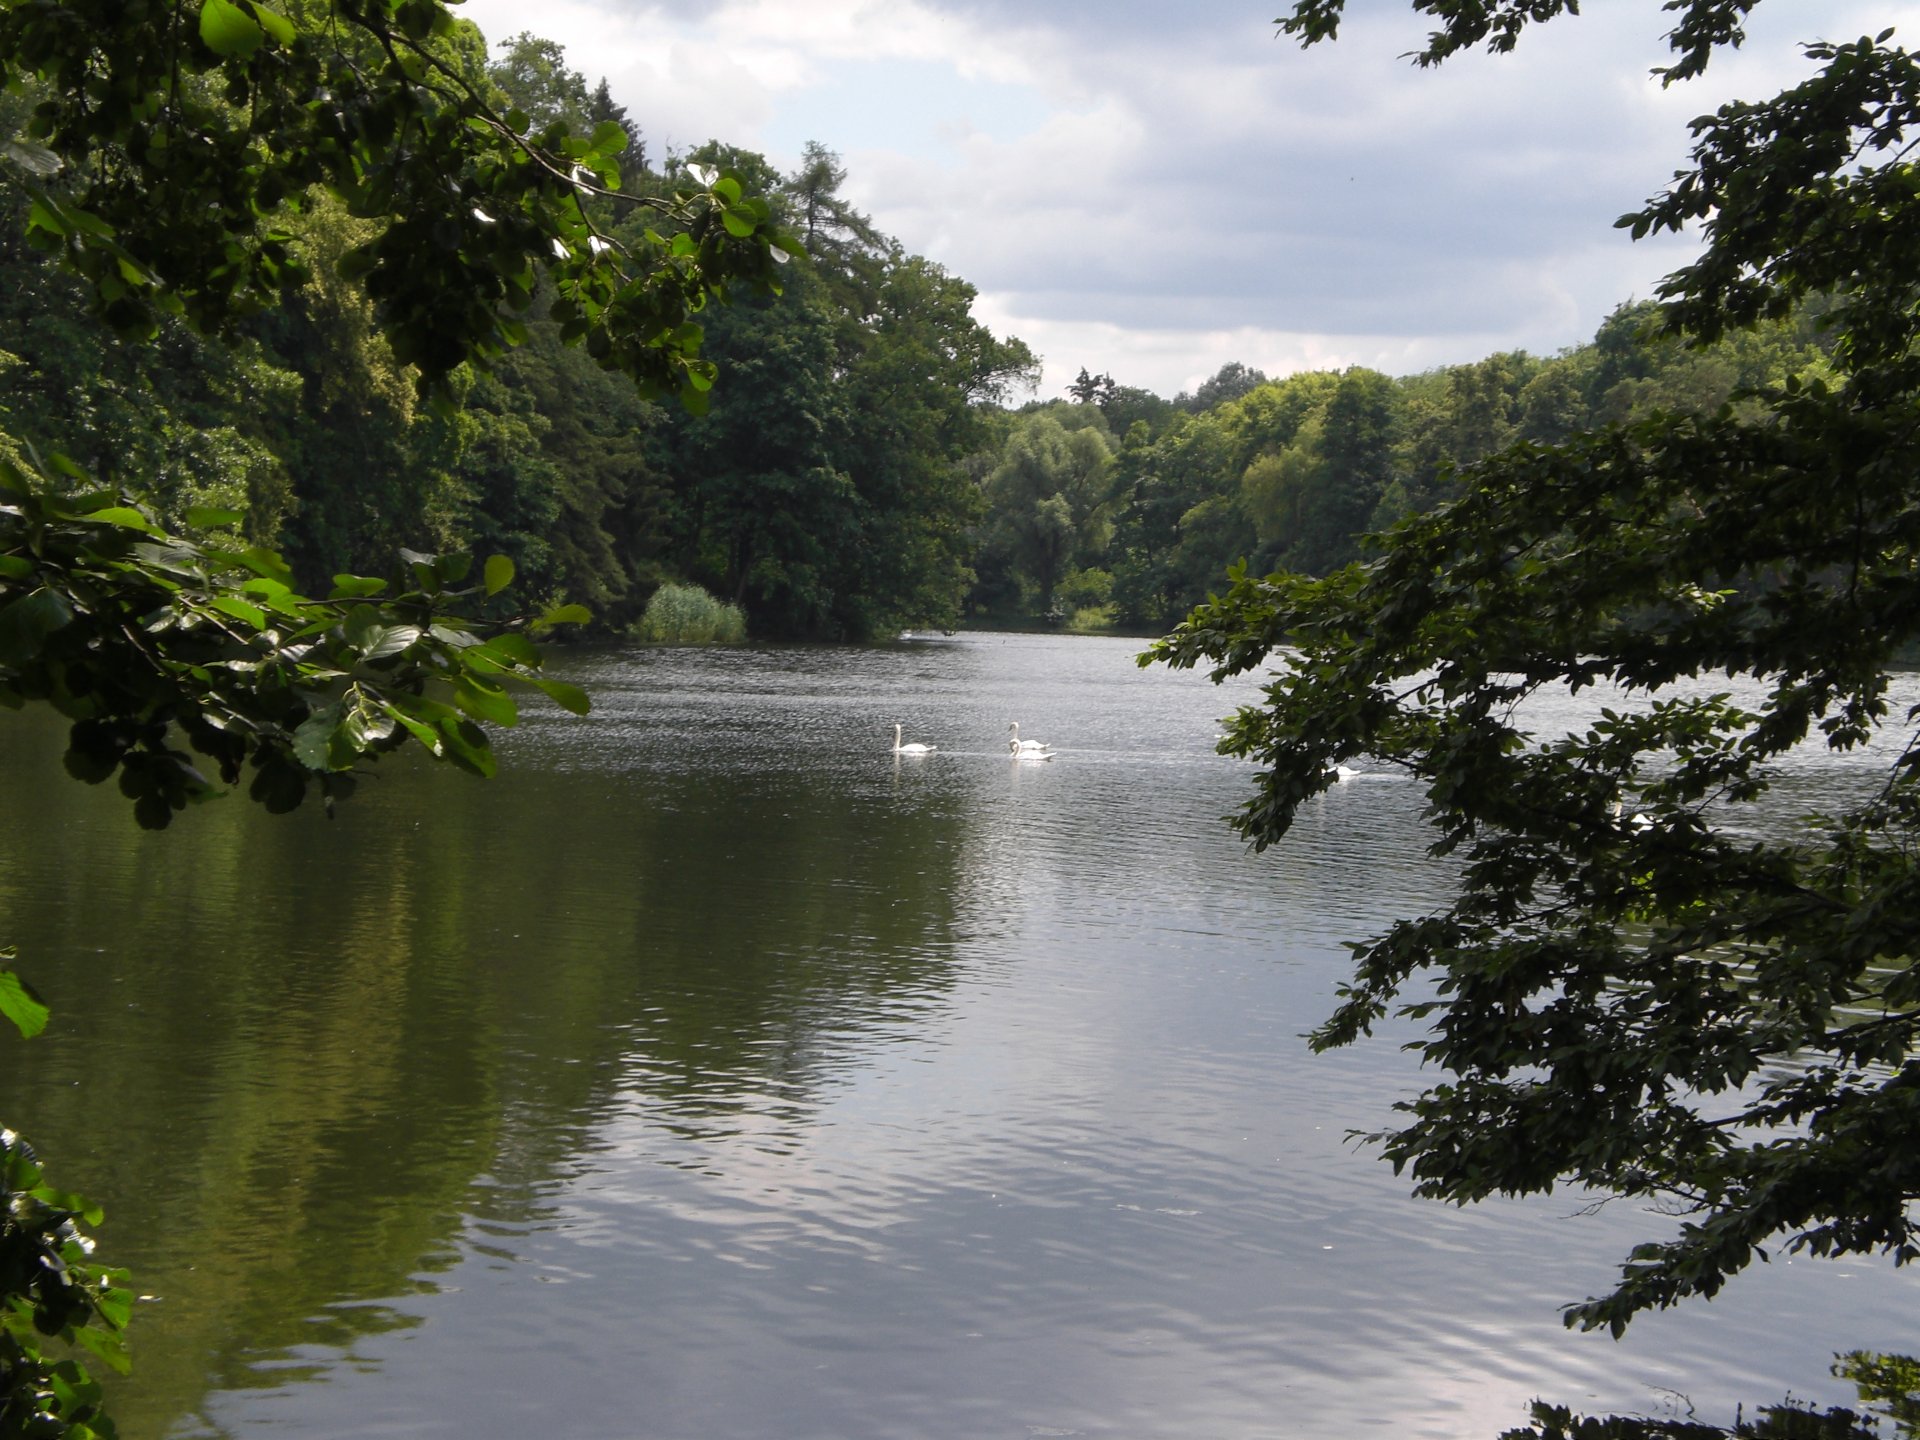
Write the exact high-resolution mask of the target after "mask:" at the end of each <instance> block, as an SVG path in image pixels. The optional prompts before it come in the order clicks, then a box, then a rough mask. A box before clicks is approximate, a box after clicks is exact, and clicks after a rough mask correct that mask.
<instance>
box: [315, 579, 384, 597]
mask: <svg viewBox="0 0 1920 1440" xmlns="http://www.w3.org/2000/svg"><path fill="white" fill-rule="evenodd" d="M386 588H387V582H386V581H384V580H376V579H374V578H373V577H372V576H371V575H336V576H334V577H333V593H332V594H331V595H330V596H328V597H327V598H328V599H331V600H357V599H361V598H364V597H365V596H368V595H378V594H379V593H380V592H381V591H382V590H384V589H386Z"/></svg>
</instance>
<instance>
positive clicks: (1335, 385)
mask: <svg viewBox="0 0 1920 1440" xmlns="http://www.w3.org/2000/svg"><path fill="white" fill-rule="evenodd" d="M1660 314H1661V312H1660V308H1659V306H1658V305H1656V304H1655V303H1653V302H1650V301H1643V302H1639V303H1635V304H1626V305H1622V306H1620V307H1619V308H1618V309H1616V310H1615V311H1614V313H1613V314H1612V315H1610V316H1609V317H1608V318H1607V320H1606V321H1605V323H1603V324H1602V325H1601V326H1600V328H1599V331H1598V332H1597V333H1596V334H1595V336H1594V338H1593V340H1592V342H1591V343H1589V344H1585V345H1580V346H1577V347H1574V348H1572V349H1570V350H1567V351H1564V352H1562V353H1561V354H1559V355H1555V356H1552V357H1546V358H1542V357H1538V356H1533V355H1529V354H1527V353H1525V352H1523V351H1513V352H1508V353H1504V354H1498V355H1490V356H1488V357H1487V358H1486V359H1484V360H1480V361H1477V362H1475V363H1473V364H1468V365H1453V366H1448V367H1446V368H1444V369H1439V370H1432V371H1428V372H1426V373H1423V374H1418V375H1411V376H1403V377H1388V376H1386V375H1383V374H1381V373H1379V372H1378V371H1373V370H1367V369H1364V368H1355V369H1351V370H1347V371H1344V372H1330V371H1307V372H1302V373H1299V374H1295V375H1292V376H1289V377H1287V378H1286V379H1284V380H1279V381H1269V380H1267V379H1266V378H1265V376H1263V375H1262V374H1261V373H1260V372H1259V371H1258V370H1252V369H1249V368H1248V367H1246V366H1244V365H1240V364H1231V365H1227V366H1224V367H1223V368H1222V369H1221V370H1220V372H1219V373H1218V374H1216V375H1214V376H1213V377H1211V378H1210V379H1209V380H1207V381H1206V382H1205V383H1203V384H1202V385H1200V386H1199V387H1198V388H1197V389H1196V390H1195V391H1194V392H1193V393H1192V394H1190V395H1188V394H1182V395H1180V396H1176V397H1175V398H1174V399H1173V400H1172V401H1166V400H1161V399H1160V398H1159V397H1157V396H1153V395H1151V394H1149V393H1148V392H1145V391H1140V390H1133V389H1129V388H1127V387H1123V386H1119V385H1116V384H1115V383H1114V382H1113V381H1112V379H1111V377H1108V376H1089V375H1087V374H1086V373H1085V372H1084V371H1083V372H1082V374H1081V378H1080V379H1079V380H1078V381H1076V382H1075V383H1074V384H1073V385H1072V386H1069V387H1068V390H1069V396H1070V399H1069V400H1068V401H1055V402H1051V403H1050V404H1045V405H1032V406H1029V407H1027V409H1026V410H1025V411H1024V412H1022V413H1021V414H1019V415H1018V416H1016V417H1014V418H1013V419H1012V420H1011V421H1010V422H1006V423H1003V424H1002V427H1001V433H1000V435H999V436H998V438H997V441H996V444H995V446H994V447H992V448H990V450H989V452H988V453H987V454H985V455H983V456H981V457H978V458H976V459H975V460H974V461H973V462H972V468H973V471H974V473H975V475H976V477H977V478H978V480H979V483H980V485H981V488H982V493H983V497H984V499H985V501H986V505H987V513H986V516H985V518H984V520H983V523H982V525H981V527H980V530H979V543H980V550H979V558H978V560H977V561H976V565H977V568H978V570H979V574H980V583H979V585H978V586H977V587H976V589H975V591H974V594H973V595H972V596H971V597H970V604H971V605H972V607H973V608H974V609H976V610H978V611H982V612H985V613H989V614H1001V615H1008V616H1012V615H1029V616H1031V615H1045V614H1048V613H1050V612H1051V613H1052V615H1053V616H1054V618H1055V619H1056V620H1059V619H1062V618H1064V614H1065V612H1067V611H1068V610H1069V609H1070V608H1071V607H1070V606H1069V605H1063V604H1062V603H1060V601H1059V600H1058V598H1057V597H1056V594H1055V591H1056V589H1057V587H1058V586H1059V585H1060V583H1061V581H1062V580H1063V579H1066V578H1067V577H1069V576H1073V577H1076V582H1077V583H1075V584H1073V585H1070V586H1069V590H1070V595H1071V598H1072V599H1073V600H1076V601H1084V600H1086V599H1087V598H1088V597H1090V596H1093V595H1098V596H1099V597H1100V601H1099V603H1102V604H1105V605H1107V606H1108V609H1107V618H1108V619H1109V620H1110V621H1111V622H1114V623H1118V624H1120V625H1124V626H1128V627H1132V628H1138V629H1153V630H1161V629H1166V628H1170V627H1171V626H1172V625H1173V624H1175V623H1176V622H1177V621H1178V620H1179V619H1181V618H1182V617H1183V616H1185V615H1186V614H1187V613H1188V612H1189V611H1190V610H1192V609H1193V607H1194V606H1196V605H1198V604H1200V603H1202V602H1203V601H1204V600H1206V598H1207V597H1208V596H1209V595H1210V594H1212V593H1213V592H1215V591H1216V590H1218V589H1219V588H1220V587H1221V585H1222V584H1223V583H1224V577H1225V576H1226V573H1227V570H1228V568H1229V567H1230V566H1232V565H1234V564H1236V563H1242V562H1244V563H1245V564H1246V566H1247V568H1248V569H1249V570H1251V571H1253V572H1255V573H1261V574H1264V573H1266V572H1268V571H1272V570H1276V569H1282V568H1284V569H1287V570H1291V571H1295V572H1300V573H1305V574H1311V575H1326V574H1329V573H1331V572H1332V571H1334V570H1337V569H1339V568H1340V567H1341V566H1343V565H1346V564H1348V563H1350V562H1352V561H1354V560H1356V559H1358V558H1360V556H1361V554H1362V553H1363V544H1362V541H1363V537H1364V536H1365V535H1367V534H1369V533H1372V532H1374V531H1380V530H1385V529H1387V528H1389V527H1391V526H1392V525H1394V524H1396V523H1397V522H1399V521H1400V520H1403V519H1405V518H1407V517H1408V516H1410V515H1414V514H1417V513H1421V512H1424V511H1428V510H1431V509H1433V508H1434V507H1435V506H1437V505H1440V504H1442V503H1443V502H1445V501H1447V500H1450V499H1452V498H1454V497H1455V496H1456V495H1457V493H1458V490H1459V481H1458V479H1457V478H1456V477H1457V476H1458V475H1459V474H1460V473H1461V472H1462V471H1463V470H1464V469H1465V468H1466V467H1468V466H1470V465H1473V464H1475V463H1477V462H1479V461H1481V460H1484V459H1485V458H1487V457H1488V456H1490V455H1492V454H1494V453H1496V452H1497V451H1499V450H1502V449H1504V448H1505V447H1507V446H1509V445H1512V444H1514V443H1516V442H1532V443H1535V444H1542V445H1547V444H1554V443H1557V442H1560V441H1563V440H1565V439H1567V438H1568V437H1569V436H1572V435H1575V434H1578V433H1581V432H1584V431H1588V430H1592V429H1595V428H1598V427H1602V426H1606V425H1610V424H1625V423H1631V422H1633V421H1637V420H1640V419H1644V418H1645V417H1648V416H1651V415H1654V414H1657V413H1662V412H1666V413H1685V414H1696V415H1707V414H1712V413H1714V412H1716V411H1717V410H1719V409H1720V407H1722V406H1723V405H1728V404H1734V405H1735V406H1736V407H1737V408H1740V409H1742V411H1743V413H1752V412H1753V411H1754V407H1755V403H1756V402H1754V401H1752V400H1750V399H1737V398H1736V397H1742V396H1747V395H1750V394H1751V393H1753V392H1755V391H1757V390H1759V389H1761V388H1764V387H1766V386H1769V385H1780V384H1783V383H1785V382H1786V381H1787V380H1788V379H1789V378H1794V377H1798V378H1801V379H1803V380H1807V381H1811V380H1814V379H1819V378H1823V377H1829V376H1830V375H1831V373H1832V368H1831V362H1830V357H1829V354H1828V351H1829V347H1830V343H1831V342H1830V339H1829V337H1828V335H1827V333H1826V332H1825V331H1824V330H1823V329H1822V326H1821V318H1822V314H1823V311H1822V302H1821V301H1820V300H1819V299H1818V297H1815V298H1812V299H1809V300H1808V301H1806V302H1805V303H1803V304H1801V305H1799V306H1797V307H1796V308H1795V309H1794V310H1793V312H1792V313H1791V314H1788V315H1785V316H1782V317H1781V318H1779V319H1775V320H1769V321H1767V322H1766V323H1764V324H1762V325H1759V326H1757V327H1754V328H1752V329H1742V330H1739V331H1737V332H1733V333H1728V334H1726V335H1723V336H1722V337H1721V338H1720V339H1719V340H1718V341H1717V343H1715V344H1712V345H1708V346H1700V347H1697V346H1689V345H1686V344H1683V343H1682V342H1681V341H1680V340H1679V339H1678V338H1676V337H1675V336H1672V335H1669V334H1664V333H1661V331H1660ZM1056 429H1064V430H1068V431H1071V432H1072V433H1073V434H1074V435H1075V436H1076V443H1077V444H1078V445H1080V446H1081V447H1082V448H1083V449H1086V450H1088V451H1089V452H1090V451H1091V450H1092V449H1093V447H1095V446H1096V445H1098V446H1099V447H1100V448H1101V450H1102V452H1103V454H1102V458H1101V460H1100V461H1099V463H1098V469H1099V471H1100V473H1099V475H1098V476H1097V477H1092V481H1091V484H1090V483H1089V478H1088V477H1087V476H1086V475H1084V474H1083V473H1081V472H1084V471H1086V470H1088V469H1089V467H1091V465H1092V461H1091V458H1089V460H1088V461H1087V462H1086V463H1085V464H1083V465H1082V466H1081V467H1080V471H1077V472H1076V471H1069V470H1059V473H1058V474H1057V476H1056V475H1055V473H1054V471H1053V470H1049V469H1048V468H1047V467H1046V466H1045V465H1042V464H1039V463H1038V462H1037V461H1036V459H1035V456H1036V453H1037V452H1036V446H1037V445H1038V446H1039V447H1040V449H1041V450H1045V444H1044V443H1043V442H1042V441H1040V440H1039V439H1038V437H1040V436H1042V435H1046V434H1051V433H1052V432H1053V430H1056ZM1079 437H1084V438H1079ZM1055 448H1056V449H1057V444H1056V447H1055ZM1056 468H1057V467H1056ZM1016 477H1019V478H1017V479H1016Z"/></svg>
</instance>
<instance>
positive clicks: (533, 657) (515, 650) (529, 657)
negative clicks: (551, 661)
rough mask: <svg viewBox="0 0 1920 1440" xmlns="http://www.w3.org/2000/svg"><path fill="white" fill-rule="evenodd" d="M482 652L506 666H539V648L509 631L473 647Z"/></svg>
mask: <svg viewBox="0 0 1920 1440" xmlns="http://www.w3.org/2000/svg"><path fill="white" fill-rule="evenodd" d="M474 648H475V649H478V650H483V651H485V652H486V653H487V654H489V655H491V656H493V657H494V658H495V659H497V660H499V661H500V662H501V663H503V664H506V665H523V666H526V667H528V668H529V669H531V668H535V667H537V666H538V665H539V664H540V648H539V646H537V645H535V644H534V643H533V642H532V641H531V640H529V639H527V637H526V636H524V635H521V634H518V633H517V632H515V631H512V630H509V631H507V632H506V633H505V634H503V635H495V636H494V637H493V638H492V639H491V640H488V641H487V642H486V643H485V644H483V645H479V646H476V647H474Z"/></svg>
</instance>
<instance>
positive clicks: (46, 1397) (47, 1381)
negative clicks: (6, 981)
mask: <svg viewBox="0 0 1920 1440" xmlns="http://www.w3.org/2000/svg"><path fill="white" fill-rule="evenodd" d="M0 978H4V972H0ZM99 1223H100V1212H99V1211H98V1210H97V1209H95V1208H93V1207H92V1206H90V1205H88V1204H87V1202H86V1201H84V1200H82V1199H80V1198H79V1197H78V1196H75V1195H68V1194H65V1193H63V1192H61V1191H59V1190H56V1189H54V1188H53V1187H52V1186H50V1185H48V1184H47V1183H46V1179H45V1176H44V1174H43V1172H42V1171H41V1168H40V1162H39V1159H38V1157H37V1156H35V1154H34V1153H33V1150H32V1149H31V1148H30V1147H29V1146H28V1145H27V1143H26V1141H24V1140H22V1139H21V1138H20V1137H19V1136H18V1135H16V1134H14V1133H13V1132H12V1131H11V1130H7V1129H4V1128H0V1436H5V1437H7V1440H13V1437H16V1436H17V1437H20V1440H28V1437H32V1440H90V1437H94V1436H100V1437H104V1440H112V1437H113V1435H114V1433H115V1431H114V1427H113V1422H112V1420H111V1419H109V1418H108V1417H107V1415H106V1414H105V1413H104V1411H103V1410H102V1407H101V1402H102V1396H101V1391H100V1384H99V1382H98V1381H97V1380H95V1379H94V1378H93V1377H92V1376H90V1375H89V1374H88V1373H87V1372H86V1370H85V1368H84V1367H82V1366H81V1364H80V1363H79V1362H78V1361H77V1360H74V1359H71V1358H69V1359H55V1358H52V1357H51V1356H49V1355H48V1353H47V1350H46V1345H47V1342H48V1341H49V1340H55V1341H60V1342H62V1343H63V1344H64V1345H65V1346H66V1347H69V1348H71V1347H79V1348H80V1349H83V1350H85V1351H86V1352H87V1353H89V1354H90V1355H92V1356H94V1357H95V1358H96V1359H99V1360H101V1361H103V1362H105V1363H106V1364H107V1365H108V1366H110V1367H111V1368H113V1369H115V1370H120V1371H124V1370H125V1369H126V1368H127V1358H126V1351H125V1348H124V1346H123V1344H122V1341H121V1338H120V1335H121V1331H122V1330H123V1329H124V1328H125V1327H126V1323H127V1318H128V1316H129V1314H130V1313H131V1311H132V1308H133V1292H132V1291H131V1290H129V1289H128V1288H127V1285H126V1273H125V1272H124V1271H120V1270H112V1269H109V1268H107V1267H106V1266H103V1265H98V1264H95V1263H94V1261H93V1258H92V1257H93V1242H92V1241H91V1240H89V1239H88V1238H87V1237H86V1235H84V1234H83V1233H82V1232H81V1230H80V1229H79V1226H80V1225H81V1224H86V1225H98V1224H99Z"/></svg>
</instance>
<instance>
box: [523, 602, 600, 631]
mask: <svg viewBox="0 0 1920 1440" xmlns="http://www.w3.org/2000/svg"><path fill="white" fill-rule="evenodd" d="M592 619H593V612H592V611H591V610H589V609H587V607H586V606H584V605H556V606H554V607H553V609H551V610H549V611H547V613H546V614H544V615H542V616H541V617H540V618H539V619H538V620H536V621H534V622H533V627H532V628H533V629H534V630H536V631H539V630H551V629H552V628H553V627H554V626H556V625H585V624H587V623H588V622H589V621H591V620H592Z"/></svg>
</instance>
